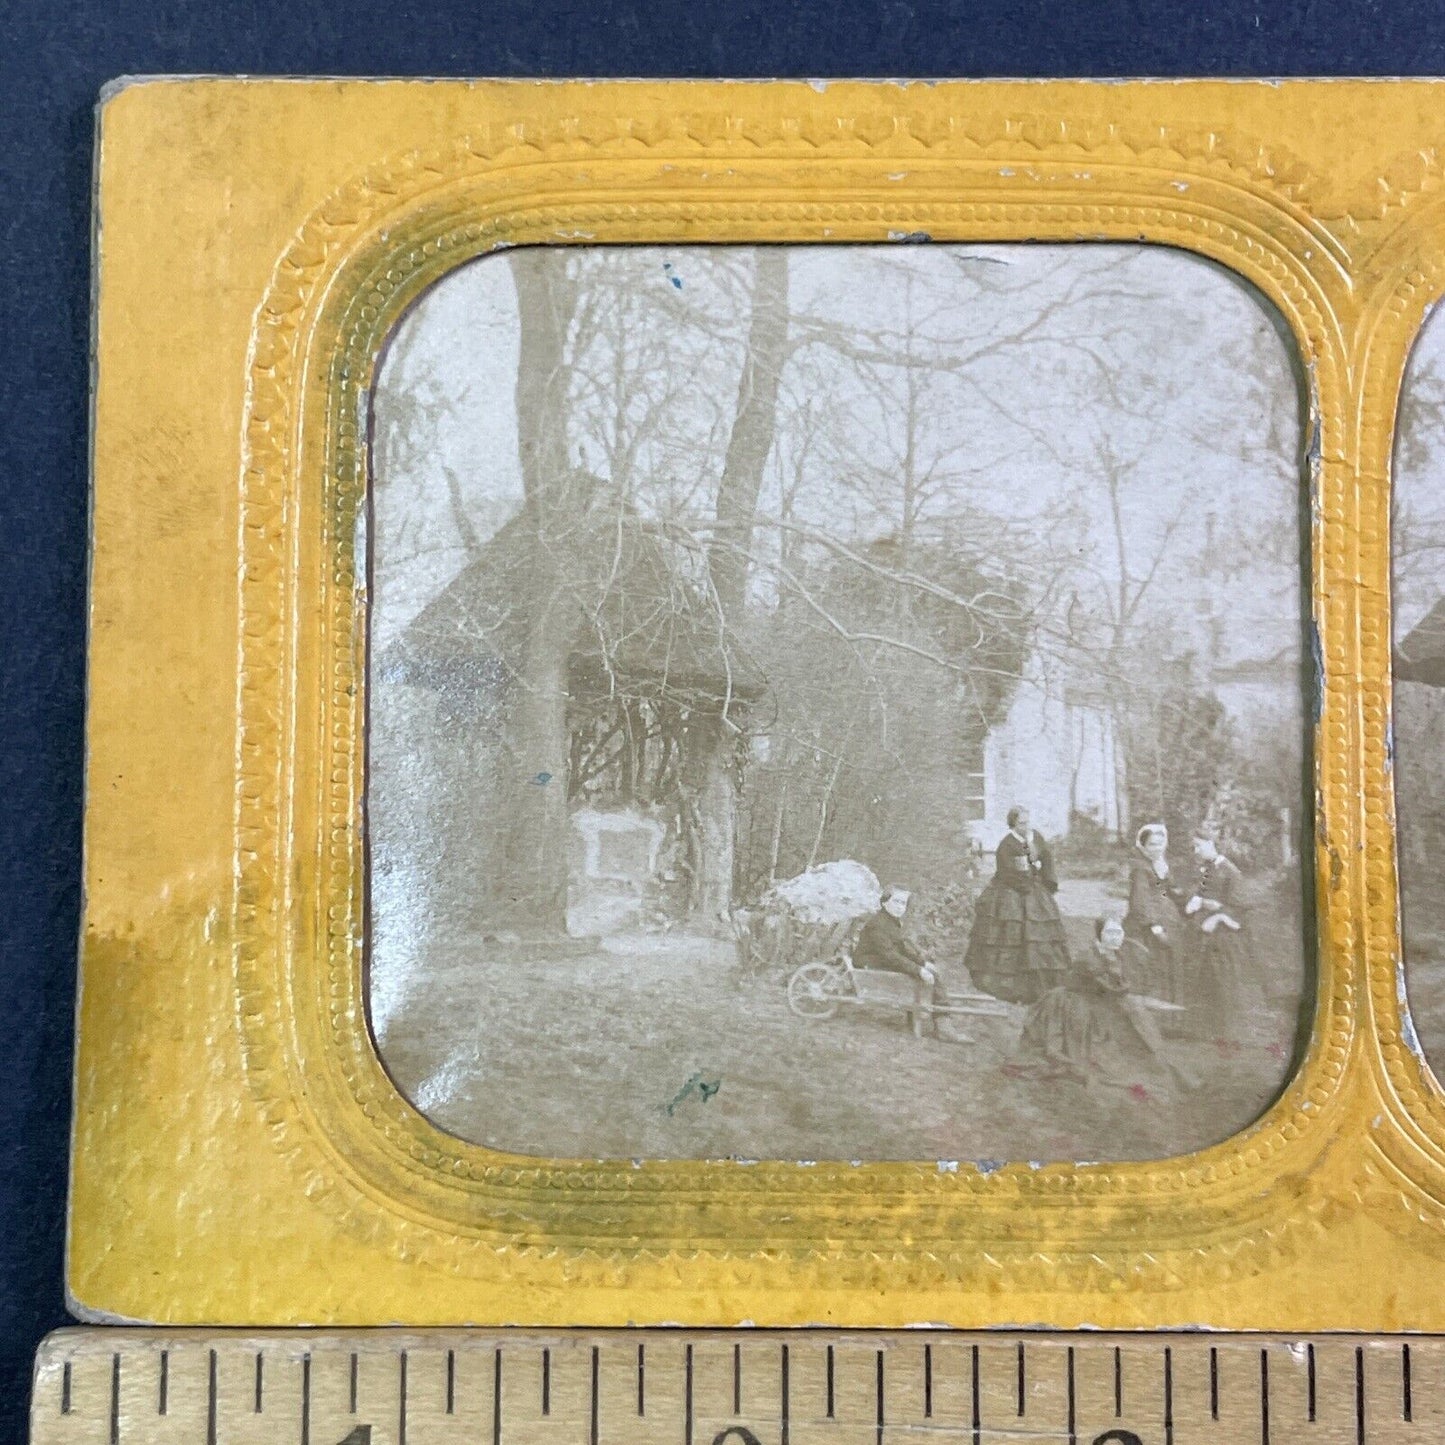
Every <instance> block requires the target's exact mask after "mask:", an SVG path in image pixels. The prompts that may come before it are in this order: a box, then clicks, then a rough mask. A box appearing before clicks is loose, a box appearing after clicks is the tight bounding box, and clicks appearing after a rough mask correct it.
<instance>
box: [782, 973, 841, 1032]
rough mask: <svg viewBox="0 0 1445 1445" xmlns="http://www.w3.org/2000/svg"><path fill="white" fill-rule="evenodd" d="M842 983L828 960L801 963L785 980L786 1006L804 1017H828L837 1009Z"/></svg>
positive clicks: (800, 1016)
mask: <svg viewBox="0 0 1445 1445" xmlns="http://www.w3.org/2000/svg"><path fill="white" fill-rule="evenodd" d="M841 985H842V975H841V972H840V970H839V969H837V968H835V967H834V966H833V965H832V964H831V963H805V964H803V965H802V967H801V968H799V969H797V970H796V971H795V972H794V974H793V976H792V978H790V979H789V980H788V1007H789V1008H790V1009H792V1011H793V1012H794V1013H795V1014H797V1015H798V1017H799V1018H804V1019H830V1018H832V1017H833V1015H834V1014H835V1013H837V1012H838V994H839V992H840V989H841Z"/></svg>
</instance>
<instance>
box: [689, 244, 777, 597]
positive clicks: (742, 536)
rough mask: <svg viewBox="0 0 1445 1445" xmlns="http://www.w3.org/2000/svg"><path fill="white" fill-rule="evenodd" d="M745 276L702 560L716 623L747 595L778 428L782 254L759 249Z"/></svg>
mask: <svg viewBox="0 0 1445 1445" xmlns="http://www.w3.org/2000/svg"><path fill="white" fill-rule="evenodd" d="M756 256H757V260H756V267H757V269H756V270H755V272H754V273H753V301H752V317H751V319H750V321H749V323H748V347H747V353H746V355H744V357H743V370H742V376H741V377H740V378H739V381H738V401H737V409H736V411H735V413H734V416H733V427H732V433H731V435H730V436H729V437H728V449H727V455H726V457H725V458H724V459H723V473H722V482H721V484H720V485H719V487H718V494H717V532H716V543H715V545H714V547H713V549H712V552H711V554H710V555H709V558H708V567H709V570H710V571H711V573H712V583H713V587H714V588H715V589H716V590H717V596H718V605H719V606H720V607H721V608H722V614H723V620H724V621H726V622H732V621H734V620H735V619H736V618H737V617H738V616H739V615H740V611H741V607H742V603H743V597H744V594H745V593H746V591H747V575H748V550H749V548H750V547H751V546H752V540H753V520H754V518H755V517H756V515H757V510H758V493H759V492H760V491H761V490H762V485H763V469H764V467H765V466H766V465H767V461H768V453H769V452H770V451H772V449H773V435H774V433H775V432H776V430H777V423H778V383H779V382H780V380H781V379H782V372H783V362H784V360H785V358H786V355H787V345H788V253H787V250H786V248H785V247H783V246H760V247H759V248H758V250H757V252H756Z"/></svg>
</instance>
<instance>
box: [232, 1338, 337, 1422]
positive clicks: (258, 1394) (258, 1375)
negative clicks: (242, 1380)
mask: <svg viewBox="0 0 1445 1445" xmlns="http://www.w3.org/2000/svg"><path fill="white" fill-rule="evenodd" d="M260 1363H261V1360H260V1356H259V1355H258V1356H257V1358H256V1364H257V1366H258V1369H257V1379H258V1380H259V1379H260V1370H259V1366H260ZM357 1372H358V1364H357V1359H356V1352H355V1351H354V1350H353V1351H352V1354H351V1414H353V1415H354V1414H356V1376H357ZM260 1399H261V1393H260V1389H259V1386H258V1388H257V1392H256V1400H257V1405H256V1408H257V1409H258V1410H259V1409H260V1408H261V1406H260V1403H259V1402H260Z"/></svg>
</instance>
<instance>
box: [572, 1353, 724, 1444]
mask: <svg viewBox="0 0 1445 1445" xmlns="http://www.w3.org/2000/svg"><path fill="white" fill-rule="evenodd" d="M742 1413H743V1347H742V1346H741V1345H740V1344H735V1345H734V1346H733V1418H734V1419H736V1418H737V1416H739V1415H741V1414H742ZM593 1445H597V1442H596V1441H593Z"/></svg>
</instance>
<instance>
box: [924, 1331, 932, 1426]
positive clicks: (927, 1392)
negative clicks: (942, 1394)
mask: <svg viewBox="0 0 1445 1445" xmlns="http://www.w3.org/2000/svg"><path fill="white" fill-rule="evenodd" d="M923 1418H924V1419H925V1420H931V1419H933V1346H932V1345H924V1347H923Z"/></svg>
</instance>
